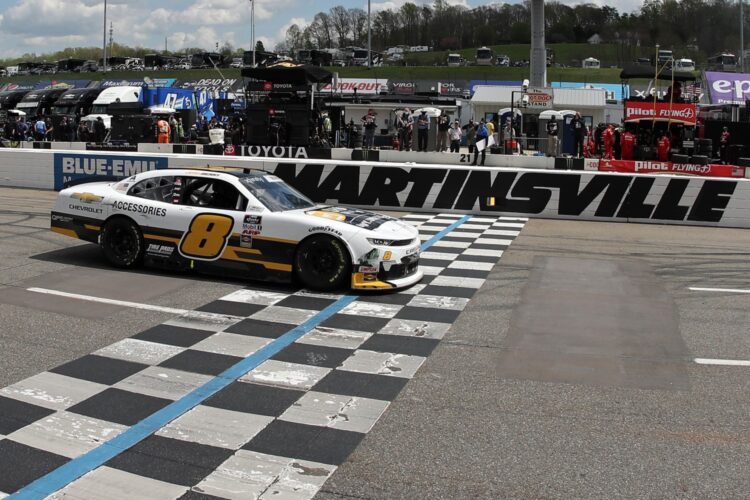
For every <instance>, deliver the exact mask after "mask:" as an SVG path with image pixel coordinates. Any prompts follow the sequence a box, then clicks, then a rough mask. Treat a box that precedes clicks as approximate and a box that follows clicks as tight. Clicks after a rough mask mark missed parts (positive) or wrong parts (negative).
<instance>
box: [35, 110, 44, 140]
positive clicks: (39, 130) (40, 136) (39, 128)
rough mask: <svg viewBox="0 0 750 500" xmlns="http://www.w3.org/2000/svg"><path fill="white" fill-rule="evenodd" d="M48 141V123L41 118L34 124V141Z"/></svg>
mask: <svg viewBox="0 0 750 500" xmlns="http://www.w3.org/2000/svg"><path fill="white" fill-rule="evenodd" d="M46 139H47V123H46V122H45V121H44V118H42V117H41V116H40V117H38V118H37V120H36V123H34V140H37V141H44V140H46Z"/></svg>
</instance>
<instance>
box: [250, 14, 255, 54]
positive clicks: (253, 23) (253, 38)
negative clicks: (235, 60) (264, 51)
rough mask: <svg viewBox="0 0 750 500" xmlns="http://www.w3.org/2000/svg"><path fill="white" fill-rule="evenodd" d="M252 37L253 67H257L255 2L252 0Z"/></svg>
mask: <svg viewBox="0 0 750 500" xmlns="http://www.w3.org/2000/svg"><path fill="white" fill-rule="evenodd" d="M250 37H251V38H252V41H251V42H250V43H252V44H253V46H252V47H251V50H252V51H253V68H254V67H255V2H254V1H253V0H250Z"/></svg>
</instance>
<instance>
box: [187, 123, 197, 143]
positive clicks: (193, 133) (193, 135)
mask: <svg viewBox="0 0 750 500" xmlns="http://www.w3.org/2000/svg"><path fill="white" fill-rule="evenodd" d="M188 142H191V143H196V142H198V125H196V124H193V125H191V126H190V132H189V133H188Z"/></svg>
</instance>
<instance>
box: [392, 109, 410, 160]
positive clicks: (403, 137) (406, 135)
mask: <svg viewBox="0 0 750 500" xmlns="http://www.w3.org/2000/svg"><path fill="white" fill-rule="evenodd" d="M396 126H397V128H398V137H399V143H400V146H399V147H400V148H401V151H409V150H410V149H411V135H412V129H413V128H414V117H413V116H411V110H410V109H409V108H406V109H404V111H403V112H402V113H401V114H400V115H399V116H398V118H397V120H396Z"/></svg>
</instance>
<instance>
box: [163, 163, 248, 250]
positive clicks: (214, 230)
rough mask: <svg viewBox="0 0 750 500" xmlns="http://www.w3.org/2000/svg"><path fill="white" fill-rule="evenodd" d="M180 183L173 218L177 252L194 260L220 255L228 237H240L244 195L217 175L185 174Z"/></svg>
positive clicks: (244, 203)
mask: <svg viewBox="0 0 750 500" xmlns="http://www.w3.org/2000/svg"><path fill="white" fill-rule="evenodd" d="M180 184H181V192H180V193H179V200H180V203H179V209H178V217H177V218H176V219H175V225H176V227H175V229H177V230H178V231H180V232H181V233H182V236H181V238H180V242H179V245H178V252H179V254H180V255H181V256H183V257H184V258H186V259H190V260H198V261H207V262H211V261H216V260H218V259H221V258H222V257H224V256H225V252H226V251H227V246H228V245H229V243H230V240H232V238H233V237H234V238H235V239H237V238H238V236H239V238H241V234H242V228H243V223H244V215H245V208H246V207H247V198H246V197H245V196H244V195H242V193H240V192H239V190H238V189H237V188H236V187H235V186H234V185H232V184H231V183H229V182H227V181H225V180H222V179H220V178H215V177H206V176H195V177H192V176H186V177H183V178H182V181H181V182H180Z"/></svg>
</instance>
